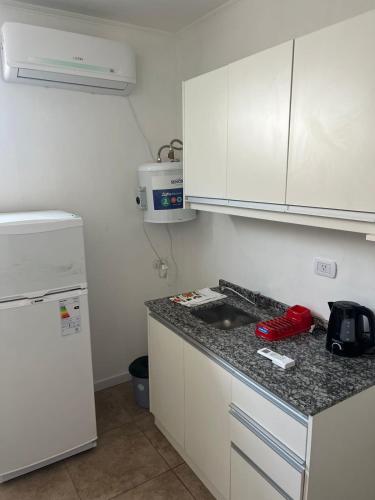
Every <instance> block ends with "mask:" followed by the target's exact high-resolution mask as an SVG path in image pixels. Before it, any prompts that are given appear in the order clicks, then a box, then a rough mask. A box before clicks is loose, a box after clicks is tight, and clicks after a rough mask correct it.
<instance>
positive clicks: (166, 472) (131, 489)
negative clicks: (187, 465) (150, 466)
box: [107, 469, 172, 500]
mask: <svg viewBox="0 0 375 500" xmlns="http://www.w3.org/2000/svg"><path fill="white" fill-rule="evenodd" d="M168 472H172V470H171V469H168V470H165V471H163V472H161V473H160V474H157V475H156V476H154V477H151V478H150V479H147V480H146V481H144V482H143V483H139V484H137V486H134V487H133V488H129V489H127V490H124V491H121V492H120V493H116V495H115V496H114V497H109V498H108V499H107V500H116V498H118V497H119V496H120V495H123V494H124V493H129V491H133V490H136V489H137V488H140V487H141V486H143V485H145V484H147V483H149V482H151V481H153V480H154V479H157V478H158V477H161V476H162V475H163V474H168Z"/></svg>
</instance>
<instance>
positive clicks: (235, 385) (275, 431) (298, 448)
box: [232, 377, 307, 459]
mask: <svg viewBox="0 0 375 500" xmlns="http://www.w3.org/2000/svg"><path fill="white" fill-rule="evenodd" d="M232 402H233V403H234V405H236V406H237V407H238V408H240V410H242V411H243V412H244V413H246V414H247V415H249V416H250V417H251V418H252V419H253V420H255V421H256V422H258V423H259V424H260V425H261V426H262V427H264V428H265V429H266V430H267V431H268V432H270V433H271V434H272V435H273V436H275V437H276V438H277V439H278V440H279V441H281V442H282V443H284V444H285V445H286V446H287V447H288V448H289V449H290V450H292V451H293V452H294V453H295V454H296V455H298V456H299V457H301V458H302V459H305V457H306V442H307V427H306V426H305V425H304V424H302V423H301V422H298V421H297V420H296V419H295V418H293V417H291V416H290V415H288V414H287V413H285V411H283V410H282V409H280V408H278V407H277V406H276V405H275V404H273V403H271V401H268V400H267V399H266V398H264V397H263V396H261V395H260V394H258V393H257V392H256V391H255V390H254V389H251V387H248V386H247V385H245V384H244V383H243V382H240V381H239V380H238V379H236V378H234V377H233V379H232Z"/></svg>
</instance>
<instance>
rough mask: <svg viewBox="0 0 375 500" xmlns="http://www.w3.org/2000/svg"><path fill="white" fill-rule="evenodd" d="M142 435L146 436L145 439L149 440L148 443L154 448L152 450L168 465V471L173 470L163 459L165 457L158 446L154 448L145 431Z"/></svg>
mask: <svg viewBox="0 0 375 500" xmlns="http://www.w3.org/2000/svg"><path fill="white" fill-rule="evenodd" d="M141 432H142V434H143V435H144V437H145V438H146V439H147V441H148V442H149V443H150V445H151V446H152V448H153V449H154V450H155V451H156V453H157V454H158V455H159V457H160V458H161V459H162V460H163V461H164V462H165V464H166V465H167V467H168V470H172V467H171V466H170V465H169V463H168V462H167V461H166V459H165V458H164V457H163V455H162V454H161V453H160V451H159V450H158V449H157V448H156V446H154V445H153V444H152V441H151V439H150V438H149V437H148V436H147V435H146V433H145V432H144V431H141Z"/></svg>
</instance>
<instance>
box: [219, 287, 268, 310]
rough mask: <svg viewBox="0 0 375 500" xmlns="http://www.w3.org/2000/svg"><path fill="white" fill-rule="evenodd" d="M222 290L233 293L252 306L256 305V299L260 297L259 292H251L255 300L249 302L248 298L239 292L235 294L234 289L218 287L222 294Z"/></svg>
mask: <svg viewBox="0 0 375 500" xmlns="http://www.w3.org/2000/svg"><path fill="white" fill-rule="evenodd" d="M224 290H230V291H231V292H233V293H235V294H236V295H238V296H239V297H241V299H244V300H246V301H247V302H249V303H250V304H252V305H253V306H256V305H257V303H258V298H259V296H260V292H253V294H254V296H255V300H254V301H252V300H250V299H249V298H248V297H245V295H242V293H240V292H237V291H236V290H234V288H231V287H229V286H224V285H222V286H221V287H220V291H221V292H223V291H224Z"/></svg>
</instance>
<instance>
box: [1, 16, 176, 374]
mask: <svg viewBox="0 0 375 500" xmlns="http://www.w3.org/2000/svg"><path fill="white" fill-rule="evenodd" d="M3 21H21V22H27V23H31V24H40V25H43V26H49V27H53V28H59V29H66V30H70V31H77V32H79V33H86V34H91V35H99V36H105V37H109V38H114V39H117V40H126V41H127V42H129V43H130V44H131V45H132V46H133V47H134V49H135V51H136V55H137V72H138V74H137V78H138V83H137V88H136V91H135V92H134V94H133V95H132V100H133V102H134V105H135V107H136V108H137V110H138V111H139V118H140V121H141V122H142V124H143V126H144V129H145V132H146V134H147V135H148V137H149V138H150V141H151V143H152V148H153V150H154V151H155V150H156V149H157V147H158V146H160V145H161V144H164V143H165V142H167V141H169V140H170V139H172V138H173V137H175V136H176V133H177V129H178V126H177V117H176V109H177V92H178V88H179V84H178V83H177V79H176V78H177V76H176V71H175V44H174V39H173V37H172V36H171V35H168V34H165V33H159V32H156V31H151V30H143V29H138V28H136V27H131V26H126V25H120V24H115V23H111V22H99V21H95V20H90V19H85V18H84V17H79V16H70V15H69V14H66V15H56V14H55V13H52V12H51V11H50V12H48V11H46V12H45V13H43V12H42V11H39V10H36V11H32V10H23V9H19V8H13V7H4V6H0V24H1V23H2V22H3ZM148 160H149V156H148V152H147V149H146V148H145V145H144V141H143V139H142V137H141V136H140V134H139V131H138V130H137V128H136V126H135V123H134V120H133V117H132V115H131V113H130V110H129V105H128V102H127V99H126V98H123V97H114V96H99V95H90V94H85V93H81V92H72V91H65V90H58V89H46V88H42V87H30V86H26V85H12V84H6V83H4V82H3V81H2V80H1V79H0V211H2V212H6V211H17V210H33V209H51V208H57V209H64V210H68V211H72V212H76V213H79V214H81V215H82V216H83V218H84V221H85V238H86V253H87V266H88V281H89V289H90V290H89V292H90V294H89V298H90V309H91V311H90V312H91V323H92V344H93V362H94V373H95V380H97V381H98V380H102V379H106V378H109V377H112V376H115V375H118V374H121V373H123V372H124V371H125V372H126V371H127V368H128V364H129V362H130V361H132V360H133V359H134V357H136V356H138V355H141V354H144V353H145V351H146V321H145V316H146V315H145V308H144V306H143V302H144V300H146V299H147V298H151V297H155V296H160V295H167V294H168V293H171V292H173V291H174V288H173V287H170V286H168V284H167V283H166V282H165V281H163V280H160V279H158V277H157V276H156V273H155V271H154V270H153V269H152V261H153V258H154V256H153V254H152V252H151V250H150V249H149V247H148V245H147V243H146V240H145V237H144V234H143V232H142V224H141V217H142V215H141V213H140V212H139V211H138V210H137V208H136V206H135V202H134V199H135V188H136V185H137V182H136V168H137V166H138V165H139V164H140V163H142V162H144V161H148ZM150 233H151V234H152V235H153V237H154V238H155V243H156V244H157V247H158V249H159V251H160V252H161V253H162V254H163V255H164V256H168V251H169V250H168V249H169V244H168V240H167V237H166V236H167V235H166V232H165V228H164V227H158V228H151V229H150Z"/></svg>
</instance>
